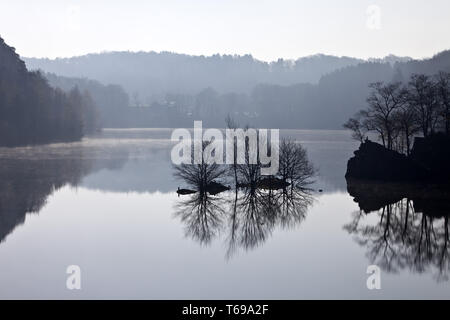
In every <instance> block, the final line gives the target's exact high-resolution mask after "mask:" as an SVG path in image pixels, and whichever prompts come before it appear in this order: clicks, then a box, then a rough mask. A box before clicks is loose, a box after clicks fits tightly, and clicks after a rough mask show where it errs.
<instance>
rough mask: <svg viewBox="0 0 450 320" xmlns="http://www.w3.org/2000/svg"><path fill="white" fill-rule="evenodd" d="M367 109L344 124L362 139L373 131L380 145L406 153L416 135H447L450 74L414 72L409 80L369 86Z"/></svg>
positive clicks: (449, 126)
mask: <svg viewBox="0 0 450 320" xmlns="http://www.w3.org/2000/svg"><path fill="white" fill-rule="evenodd" d="M369 88H370V90H371V91H370V94H369V96H368V98H367V108H366V109H363V110H361V111H359V112H358V113H356V115H355V116H353V117H352V118H350V119H349V120H348V121H347V122H346V123H345V124H344V127H345V128H346V129H349V130H351V131H352V136H353V138H354V139H357V140H359V141H361V142H363V141H364V140H365V139H366V138H367V137H368V135H369V134H371V133H375V134H376V135H377V137H378V138H379V140H380V141H381V142H382V144H383V146H385V147H386V148H388V149H390V150H395V151H398V152H401V153H405V154H407V155H409V153H410V151H411V148H412V140H413V138H414V137H415V136H423V137H428V136H430V135H433V134H436V133H438V132H443V133H445V134H446V135H449V134H450V73H448V72H443V71H440V72H438V73H437V74H435V75H432V76H429V75H425V74H413V75H411V77H410V79H409V81H408V82H407V83H406V84H404V83H402V82H389V83H385V82H375V83H371V84H370V85H369Z"/></svg>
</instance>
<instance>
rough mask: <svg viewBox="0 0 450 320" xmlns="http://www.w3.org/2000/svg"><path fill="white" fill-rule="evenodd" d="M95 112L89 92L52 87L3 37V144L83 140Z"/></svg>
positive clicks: (0, 120)
mask: <svg viewBox="0 0 450 320" xmlns="http://www.w3.org/2000/svg"><path fill="white" fill-rule="evenodd" d="M94 114H95V107H94V105H93V104H92V103H91V100H90V96H89V94H87V93H86V94H83V93H81V92H80V91H78V90H76V89H74V90H70V91H68V92H64V91H62V90H59V89H54V88H52V87H51V86H50V85H49V84H48V83H47V81H46V79H45V78H44V77H42V75H41V74H40V73H39V72H29V71H28V70H27V68H26V66H25V63H24V62H23V61H22V60H21V59H20V57H19V55H18V54H17V53H16V52H15V49H14V48H13V47H10V46H8V45H7V44H6V43H5V42H4V40H3V39H2V38H0V146H18V145H32V144H40V143H48V142H54V141H74V140H79V139H81V137H82V136H83V135H84V134H85V133H90V132H92V131H93V130H95V129H96V127H95V117H94Z"/></svg>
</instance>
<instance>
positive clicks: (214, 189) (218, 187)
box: [206, 181, 231, 196]
mask: <svg viewBox="0 0 450 320" xmlns="http://www.w3.org/2000/svg"><path fill="white" fill-rule="evenodd" d="M230 189H231V188H230V187H226V186H224V185H223V184H221V183H218V182H215V181H213V182H211V183H210V184H208V185H207V186H206V191H207V192H208V193H209V194H211V195H213V196H214V195H216V194H219V193H221V192H225V191H228V190H230Z"/></svg>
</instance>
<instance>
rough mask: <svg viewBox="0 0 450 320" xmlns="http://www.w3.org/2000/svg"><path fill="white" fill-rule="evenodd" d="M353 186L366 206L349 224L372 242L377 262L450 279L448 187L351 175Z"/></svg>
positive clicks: (356, 234)
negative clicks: (369, 180) (374, 180)
mask: <svg viewBox="0 0 450 320" xmlns="http://www.w3.org/2000/svg"><path fill="white" fill-rule="evenodd" d="M348 189H349V192H350V194H351V195H352V196H353V197H355V201H357V202H358V204H359V206H360V208H361V210H360V211H359V212H355V213H354V214H353V220H352V221H351V223H349V224H347V225H345V227H344V228H345V229H346V230H347V231H348V232H349V233H350V234H352V235H353V236H354V237H355V241H356V242H357V243H358V244H359V245H361V246H364V247H366V248H367V256H368V258H369V259H370V261H371V262H372V263H375V264H377V265H379V266H380V267H381V268H383V269H384V270H385V271H388V272H392V273H396V272H399V271H401V270H404V269H408V270H410V271H412V272H416V273H431V274H433V276H434V278H435V279H436V280H437V281H447V280H448V274H449V271H450V265H449V254H450V252H449V248H448V243H449V215H450V197H449V195H450V194H449V190H448V189H443V188H437V187H433V186H419V185H394V184H376V183H367V182H358V181H349V182H348Z"/></svg>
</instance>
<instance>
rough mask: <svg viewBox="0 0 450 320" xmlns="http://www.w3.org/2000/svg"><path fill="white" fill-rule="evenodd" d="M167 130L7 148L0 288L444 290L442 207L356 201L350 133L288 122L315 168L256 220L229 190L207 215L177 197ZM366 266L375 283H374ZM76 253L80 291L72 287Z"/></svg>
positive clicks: (67, 293) (294, 295) (75, 295)
mask: <svg viewBox="0 0 450 320" xmlns="http://www.w3.org/2000/svg"><path fill="white" fill-rule="evenodd" d="M171 132H172V130H171V129H133V130H105V131H104V132H103V133H102V134H101V135H98V136H95V137H91V138H86V139H84V140H83V141H82V142H76V143H68V144H53V145H47V146H37V147H23V148H14V149H6V148H0V298H3V299H13V298H14V299H15V298H25V299H316V298H318V299H320V298H325V299H335V298H336V299H346V298H356V299H359V298H368V299H381V298H386V299H391V298H424V299H429V298H437V299H439V298H446V299H448V298H450V286H449V281H448V271H449V266H448V255H449V249H448V247H447V242H448V218H447V219H446V218H445V217H447V215H436V216H433V215H428V214H427V215H425V214H423V213H421V212H420V209H419V206H418V205H417V203H414V204H411V203H410V201H408V200H401V201H399V202H397V203H394V204H389V205H387V206H383V205H382V206H381V207H382V208H381V207H380V208H378V207H376V208H374V209H376V210H374V212H371V213H366V212H363V211H361V210H360V205H359V204H358V203H356V202H355V201H354V198H353V197H352V196H351V195H350V194H349V193H348V192H347V183H346V180H345V178H344V175H345V171H346V165H347V160H348V159H349V158H350V157H351V156H352V154H353V152H354V151H355V150H356V149H357V148H358V143H356V142H355V141H353V140H352V139H351V137H350V133H348V132H346V131H318V130H282V132H281V135H282V136H290V137H292V138H294V139H295V140H296V141H298V142H300V143H301V144H302V145H304V146H305V148H306V149H307V151H308V154H309V157H310V160H311V161H312V163H313V164H314V165H315V167H316V168H317V169H318V170H319V175H318V176H317V178H316V182H315V183H314V184H313V185H312V189H314V190H313V191H311V192H309V194H308V195H307V197H305V198H304V199H298V201H297V202H296V203H295V204H294V205H293V209H292V210H286V211H284V214H279V213H277V215H276V216H273V218H271V219H265V218H264V219H261V217H260V216H259V215H260V214H262V213H261V211H260V210H259V209H256V210H254V211H253V212H252V214H251V215H250V214H249V212H250V211H249V210H250V209H248V203H247V204H242V207H241V209H242V210H241V211H239V214H238V215H233V213H232V210H230V208H231V204H232V203H233V199H234V192H233V191H229V192H225V193H223V194H221V195H219V196H217V197H213V198H211V199H208V200H207V201H205V202H204V203H202V204H201V206H205V207H206V206H208V208H207V209H206V210H204V211H203V210H202V211H201V214H198V213H199V212H200V211H197V209H196V208H198V206H197V205H198V204H196V203H195V199H194V198H193V197H195V196H188V197H178V195H177V194H176V191H177V188H178V187H183V186H184V185H183V182H182V181H178V180H176V179H175V178H174V176H173V167H172V164H171V161H170V151H171V147H172V145H173V144H172V142H171V141H170V136H171ZM319 189H323V192H322V193H321V192H318V191H317V190H319ZM189 197H191V198H189ZM191 199H193V200H194V201H190V200H191ZM250 201H253V202H251V204H252V205H254V206H257V204H258V201H259V200H258V198H257V197H255V198H254V199H253V198H252V199H251V200H250ZM245 205H247V207H245ZM407 210H411V211H414V212H413V213H408V212H409V211H407ZM386 212H387V213H386ZM424 212H425V211H424ZM386 217H387V218H386ZM372 264H376V265H378V266H379V267H380V268H381V290H368V288H367V285H366V281H367V278H368V277H369V274H367V273H366V272H367V267H368V266H369V265H372ZM70 265H77V266H79V267H80V268H81V275H82V277H81V279H82V289H81V290H78V291H77V290H74V291H71V290H68V289H67V288H66V280H67V277H68V275H67V273H66V269H67V267H68V266H70Z"/></svg>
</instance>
